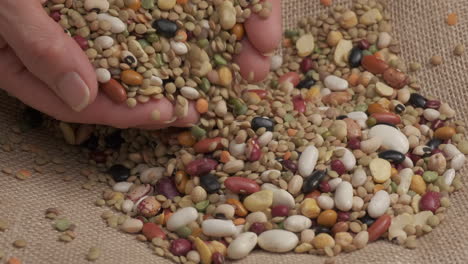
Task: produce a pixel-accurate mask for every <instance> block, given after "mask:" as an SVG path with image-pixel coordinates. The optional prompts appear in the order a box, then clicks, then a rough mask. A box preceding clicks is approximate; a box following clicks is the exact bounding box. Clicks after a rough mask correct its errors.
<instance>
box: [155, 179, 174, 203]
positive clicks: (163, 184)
mask: <svg viewBox="0 0 468 264" xmlns="http://www.w3.org/2000/svg"><path fill="white" fill-rule="evenodd" d="M155 190H156V193H158V194H162V195H164V196H166V198H168V199H172V198H174V197H176V196H179V195H180V193H179V191H177V188H176V186H175V184H174V181H173V180H172V178H169V177H164V178H162V179H160V180H159V181H158V183H157V184H156V188H155Z"/></svg>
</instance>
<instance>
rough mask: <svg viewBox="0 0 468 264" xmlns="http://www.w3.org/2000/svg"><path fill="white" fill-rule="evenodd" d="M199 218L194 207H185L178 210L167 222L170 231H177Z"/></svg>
mask: <svg viewBox="0 0 468 264" xmlns="http://www.w3.org/2000/svg"><path fill="white" fill-rule="evenodd" d="M197 218H198V212H197V209H195V208H193V207H185V208H182V209H179V210H177V211H176V212H175V213H174V214H173V215H172V216H171V217H170V218H169V220H167V225H166V227H167V229H169V230H170V231H175V230H177V229H178V228H180V227H182V226H185V225H187V224H189V223H191V222H193V221H195V220H197Z"/></svg>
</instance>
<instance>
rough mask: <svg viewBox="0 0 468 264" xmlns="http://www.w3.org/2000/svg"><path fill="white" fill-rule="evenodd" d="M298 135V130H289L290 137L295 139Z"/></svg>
mask: <svg viewBox="0 0 468 264" xmlns="http://www.w3.org/2000/svg"><path fill="white" fill-rule="evenodd" d="M296 134H297V130H296V129H292V128H288V136H290V137H294V136H295V135H296Z"/></svg>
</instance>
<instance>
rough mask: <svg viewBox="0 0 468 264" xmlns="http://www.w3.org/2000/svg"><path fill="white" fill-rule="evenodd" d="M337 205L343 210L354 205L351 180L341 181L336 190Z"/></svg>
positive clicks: (347, 209)
mask: <svg viewBox="0 0 468 264" xmlns="http://www.w3.org/2000/svg"><path fill="white" fill-rule="evenodd" d="M335 206H336V208H338V209H340V210H341V211H349V210H350V209H351V208H352V207H353V186H352V185H351V183H349V182H346V181H344V182H341V183H340V184H339V185H338V187H337V188H336V192H335Z"/></svg>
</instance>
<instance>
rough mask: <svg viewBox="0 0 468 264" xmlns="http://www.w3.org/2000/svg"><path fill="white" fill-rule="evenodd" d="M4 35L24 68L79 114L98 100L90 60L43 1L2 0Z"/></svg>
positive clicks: (0, 29) (0, 32)
mask: <svg viewBox="0 0 468 264" xmlns="http://www.w3.org/2000/svg"><path fill="white" fill-rule="evenodd" d="M0 35H1V36H3V38H4V39H5V41H6V42H7V43H8V44H9V46H10V47H11V48H12V49H13V51H14V52H15V53H16V55H17V56H18V57H19V58H20V60H21V61H22V62H23V64H24V66H26V68H27V69H28V70H29V71H30V72H31V73H32V74H34V75H35V76H36V77H38V78H39V79H40V80H42V81H43V82H44V83H46V84H47V85H48V87H49V88H50V89H52V90H53V91H54V92H55V94H57V96H58V97H60V98H61V99H62V100H63V101H64V102H65V103H66V104H67V105H69V106H70V107H71V108H72V109H73V110H75V111H81V110H83V109H84V108H85V107H86V106H88V105H89V104H90V103H91V102H92V101H93V100H94V99H95V97H96V94H97V80H96V74H95V72H94V70H93V68H92V66H91V64H90V63H89V61H88V58H87V56H86V55H85V53H84V52H83V51H82V50H81V48H80V47H79V46H78V44H77V43H76V42H75V40H73V39H72V38H70V37H69V36H68V35H67V34H66V33H64V30H63V29H62V27H60V26H59V25H58V24H57V23H55V21H53V20H52V19H51V18H50V17H49V16H48V15H47V13H46V12H45V11H44V9H43V7H42V6H41V4H40V2H39V1H30V0H1V3H0Z"/></svg>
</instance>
